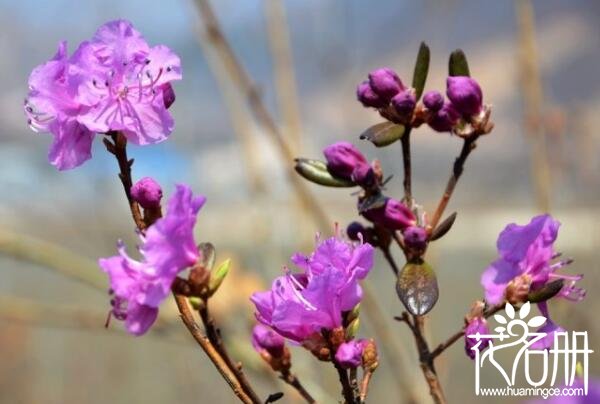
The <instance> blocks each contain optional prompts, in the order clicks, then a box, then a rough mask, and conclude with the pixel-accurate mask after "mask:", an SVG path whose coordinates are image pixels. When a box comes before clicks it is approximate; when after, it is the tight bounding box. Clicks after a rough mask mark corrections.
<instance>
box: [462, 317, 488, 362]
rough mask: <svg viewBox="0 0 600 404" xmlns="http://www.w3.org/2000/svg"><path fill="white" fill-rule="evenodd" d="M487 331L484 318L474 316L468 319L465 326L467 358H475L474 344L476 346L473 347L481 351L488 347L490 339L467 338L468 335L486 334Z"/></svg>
mask: <svg viewBox="0 0 600 404" xmlns="http://www.w3.org/2000/svg"><path fill="white" fill-rule="evenodd" d="M489 333H490V331H489V329H488V326H487V321H486V320H485V318H483V317H474V318H472V319H471V320H470V321H469V323H468V324H467V327H466V328H465V352H466V354H467V356H469V358H471V359H475V350H474V348H475V346H477V348H475V349H477V350H478V351H479V352H482V351H483V350H485V349H486V348H487V347H488V342H489V341H490V339H489V338H469V336H471V337H475V336H477V334H482V335H487V334H489ZM480 341H481V342H480ZM478 344H479V345H478Z"/></svg>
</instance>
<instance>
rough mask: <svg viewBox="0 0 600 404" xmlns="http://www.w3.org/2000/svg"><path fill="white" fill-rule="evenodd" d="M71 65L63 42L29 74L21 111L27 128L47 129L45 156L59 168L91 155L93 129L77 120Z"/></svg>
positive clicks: (42, 130)
mask: <svg viewBox="0 0 600 404" xmlns="http://www.w3.org/2000/svg"><path fill="white" fill-rule="evenodd" d="M74 70H75V69H74V68H73V66H71V65H70V64H69V61H68V59H67V43H66V42H65V41H63V42H61V43H60V44H59V45H58V51H57V52H56V55H54V57H53V58H52V59H51V60H50V61H48V62H46V63H44V64H42V65H40V66H38V67H36V68H35V69H33V71H32V72H31V75H30V76H29V93H28V94H27V99H26V100H25V114H26V115H27V121H28V123H29V126H30V127H31V129H33V130H34V131H36V132H50V133H52V135H54V141H53V143H52V146H50V151H49V153H48V160H49V161H50V163H51V164H52V165H53V166H55V167H56V168H58V169H59V170H68V169H70V168H74V167H77V166H79V165H81V164H82V163H83V162H85V161H86V160H88V159H89V158H91V156H92V140H93V138H94V133H93V132H91V131H90V130H88V129H87V128H86V127H85V126H83V125H81V124H80V123H79V122H78V121H77V116H78V114H79V113H80V111H81V110H82V106H81V105H80V104H79V103H78V102H77V101H75V95H76V92H77V84H76V82H75V80H74V75H75V72H74Z"/></svg>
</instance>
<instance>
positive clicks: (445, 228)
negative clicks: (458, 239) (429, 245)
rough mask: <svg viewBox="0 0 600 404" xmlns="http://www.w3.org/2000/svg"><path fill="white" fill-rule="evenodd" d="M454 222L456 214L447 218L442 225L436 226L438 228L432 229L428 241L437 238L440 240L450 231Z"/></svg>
mask: <svg viewBox="0 0 600 404" xmlns="http://www.w3.org/2000/svg"><path fill="white" fill-rule="evenodd" d="M455 220H456V212H454V213H453V214H451V215H450V216H448V217H447V218H446V219H445V220H444V221H443V222H442V223H440V224H438V226H437V227H436V228H435V229H433V231H432V232H431V237H430V238H429V240H430V241H435V240H437V239H439V238H442V237H444V236H445V235H446V233H448V232H449V231H450V229H451V228H452V225H453V224H454V221H455Z"/></svg>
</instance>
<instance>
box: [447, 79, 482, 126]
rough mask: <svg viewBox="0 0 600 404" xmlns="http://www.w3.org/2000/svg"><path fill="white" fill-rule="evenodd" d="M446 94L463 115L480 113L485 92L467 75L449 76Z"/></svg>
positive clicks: (468, 115)
mask: <svg viewBox="0 0 600 404" xmlns="http://www.w3.org/2000/svg"><path fill="white" fill-rule="evenodd" d="M446 95H447V96H448V98H449V99H450V101H451V102H452V105H453V106H454V108H455V109H456V110H457V111H458V112H459V113H460V114H461V115H463V116H466V117H470V116H473V115H477V114H479V112H480V111H481V108H482V106H483V104H482V102H483V94H482V93H481V87H479V84H478V83H477V82H476V81H475V80H473V79H472V78H470V77H467V76H454V77H448V79H447V80H446Z"/></svg>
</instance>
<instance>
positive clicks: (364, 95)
mask: <svg viewBox="0 0 600 404" xmlns="http://www.w3.org/2000/svg"><path fill="white" fill-rule="evenodd" d="M356 98H357V99H358V101H360V103H361V104H362V105H363V106H365V107H373V108H383V107H385V106H386V105H387V102H386V101H385V100H383V99H382V98H381V97H379V96H378V95H377V94H375V92H374V91H373V89H372V88H371V86H370V85H369V82H368V81H363V82H362V83H360V84H359V85H358V87H357V88H356Z"/></svg>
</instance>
